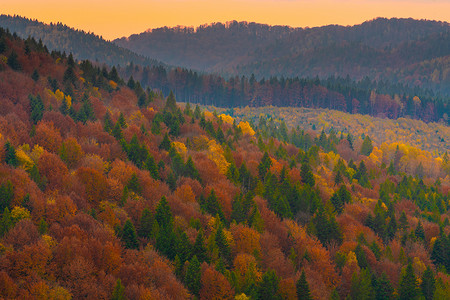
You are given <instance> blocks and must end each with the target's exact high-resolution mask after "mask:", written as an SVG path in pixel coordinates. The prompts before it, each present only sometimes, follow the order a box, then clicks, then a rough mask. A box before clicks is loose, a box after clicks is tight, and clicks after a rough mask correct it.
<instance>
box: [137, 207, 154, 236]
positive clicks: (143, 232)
mask: <svg viewBox="0 0 450 300" xmlns="http://www.w3.org/2000/svg"><path fill="white" fill-rule="evenodd" d="M153 226H154V218H153V214H152V212H151V211H150V210H149V209H148V208H144V210H143V211H142V215H141V218H140V222H139V229H138V232H137V233H138V235H139V236H140V237H143V238H147V239H148V238H150V237H151V236H152V233H153Z"/></svg>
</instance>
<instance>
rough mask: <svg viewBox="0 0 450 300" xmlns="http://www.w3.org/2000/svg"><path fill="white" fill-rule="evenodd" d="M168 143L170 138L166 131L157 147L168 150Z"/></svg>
mask: <svg viewBox="0 0 450 300" xmlns="http://www.w3.org/2000/svg"><path fill="white" fill-rule="evenodd" d="M170 145H171V142H170V139H169V135H168V134H167V133H166V134H165V135H164V138H163V140H162V142H161V144H159V149H163V150H166V151H169V150H170Z"/></svg>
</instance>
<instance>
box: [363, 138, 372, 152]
mask: <svg viewBox="0 0 450 300" xmlns="http://www.w3.org/2000/svg"><path fill="white" fill-rule="evenodd" d="M372 150H373V145H372V140H371V139H370V138H369V136H368V135H366V137H365V138H364V141H363V143H362V145H361V154H362V155H365V156H369V155H370V153H372Z"/></svg>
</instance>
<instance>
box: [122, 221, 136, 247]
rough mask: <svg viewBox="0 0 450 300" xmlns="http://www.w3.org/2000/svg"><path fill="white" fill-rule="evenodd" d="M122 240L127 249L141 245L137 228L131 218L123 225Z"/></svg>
mask: <svg viewBox="0 0 450 300" xmlns="http://www.w3.org/2000/svg"><path fill="white" fill-rule="evenodd" d="M122 241H123V242H124V243H125V248H127V249H137V248H138V247H139V243H138V240H137V236H136V230H135V229H134V225H133V223H131V221H130V220H129V219H128V220H127V221H126V222H125V225H123V230H122Z"/></svg>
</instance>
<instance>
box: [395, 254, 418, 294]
mask: <svg viewBox="0 0 450 300" xmlns="http://www.w3.org/2000/svg"><path fill="white" fill-rule="evenodd" d="M398 293H399V297H398V299H399V300H411V299H416V298H417V296H418V292H417V287H416V276H415V275H414V269H413V266H412V263H411V261H410V262H409V263H408V265H407V266H406V270H405V273H404V274H403V276H402V278H401V280H400V285H399V289H398Z"/></svg>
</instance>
